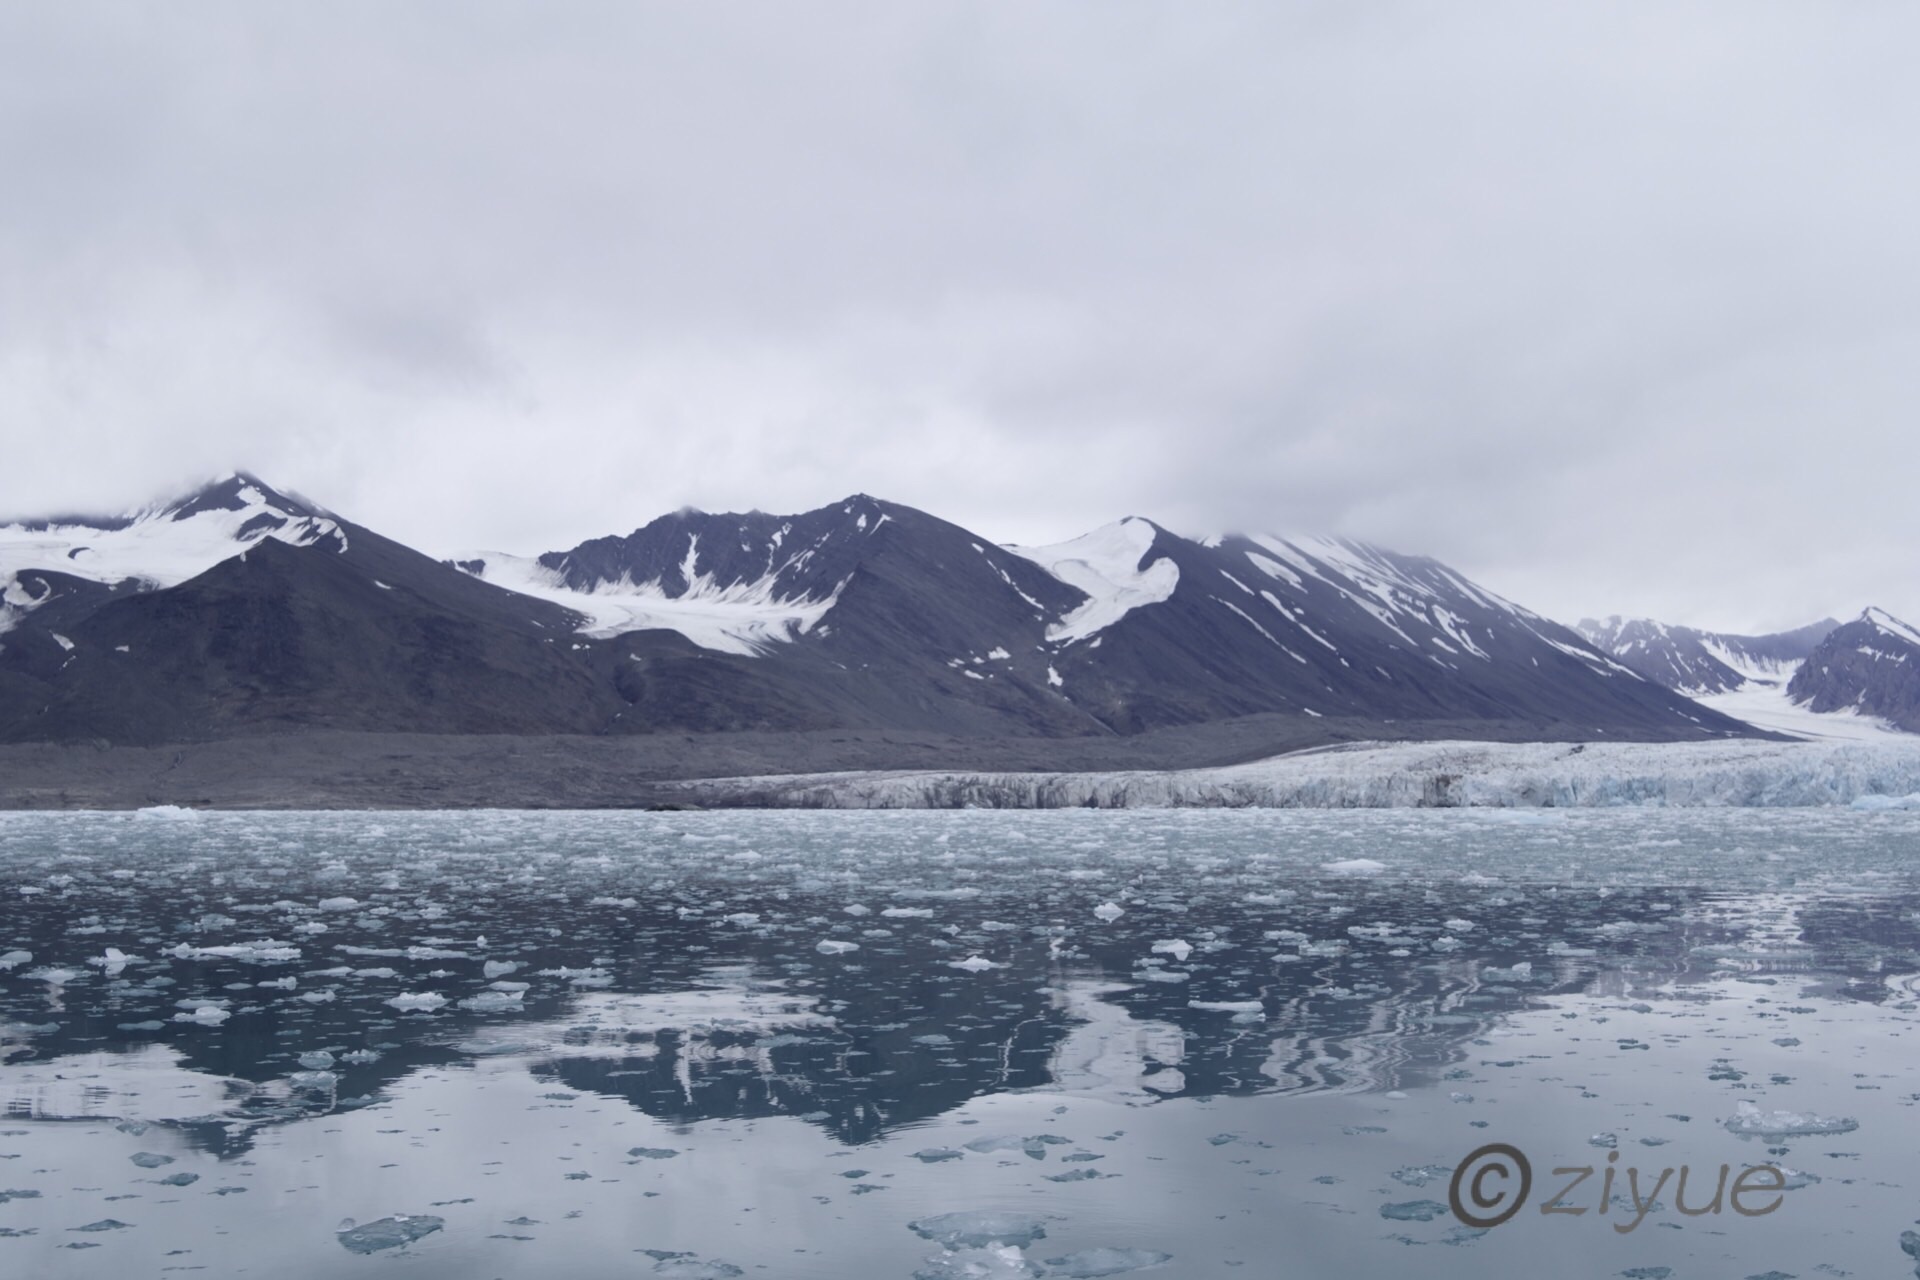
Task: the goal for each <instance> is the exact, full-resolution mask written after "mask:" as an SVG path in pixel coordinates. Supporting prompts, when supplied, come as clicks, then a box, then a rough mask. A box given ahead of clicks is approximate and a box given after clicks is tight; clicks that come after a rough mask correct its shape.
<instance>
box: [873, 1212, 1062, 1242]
mask: <svg viewBox="0 0 1920 1280" xmlns="http://www.w3.org/2000/svg"><path fill="white" fill-rule="evenodd" d="M907 1229H908V1230H910V1231H912V1232H913V1233H914V1234H915V1235H917V1236H919V1237H920V1238H921V1239H923V1240H932V1241H934V1242H935V1243H937V1244H943V1245H945V1246H947V1248H949V1249H984V1248H987V1247H988V1246H990V1245H1012V1246H1013V1247H1014V1248H1016V1249H1024V1248H1026V1247H1027V1246H1028V1245H1030V1244H1032V1243H1033V1242H1034V1241H1035V1240H1040V1239H1043V1238H1044V1237H1045V1236H1046V1234H1047V1228H1046V1224H1045V1223H1044V1222H1042V1221H1041V1220H1040V1219H1038V1218H1034V1217H1029V1216H1028V1215H1026V1214H1022V1213H1011V1212H1007V1211H1005V1210H998V1209H968V1210H963V1211H961V1212H959V1213H941V1214H936V1215H934V1216H933V1217H930V1218H920V1219H918V1220H917V1221H914V1222H909V1223H908V1224H907Z"/></svg>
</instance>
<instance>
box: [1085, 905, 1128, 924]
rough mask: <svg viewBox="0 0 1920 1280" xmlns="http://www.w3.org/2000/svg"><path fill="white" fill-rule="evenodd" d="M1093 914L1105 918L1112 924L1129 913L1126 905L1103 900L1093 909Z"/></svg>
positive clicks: (1101, 918)
mask: <svg viewBox="0 0 1920 1280" xmlns="http://www.w3.org/2000/svg"><path fill="white" fill-rule="evenodd" d="M1093 914H1094V916H1095V918H1097V919H1100V920H1105V921H1106V922H1107V923H1108V924H1112V923H1113V922H1114V921H1115V920H1118V919H1119V918H1120V917H1121V916H1123V915H1125V914H1127V911H1126V908H1125V907H1122V906H1120V905H1118V904H1117V903H1112V902H1103V903H1101V904H1100V905H1099V906H1097V907H1095V908H1094V909H1093Z"/></svg>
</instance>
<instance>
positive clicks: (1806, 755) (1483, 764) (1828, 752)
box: [679, 741, 1920, 809]
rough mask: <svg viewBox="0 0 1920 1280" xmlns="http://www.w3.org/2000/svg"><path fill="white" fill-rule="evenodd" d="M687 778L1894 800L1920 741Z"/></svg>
mask: <svg viewBox="0 0 1920 1280" xmlns="http://www.w3.org/2000/svg"><path fill="white" fill-rule="evenodd" d="M679 786H680V788H681V789H682V790H683V792H684V793H685V794H686V798H687V799H689V800H696V801H699V802H702V803H707V804H722V805H750V806H769V807H786V808H819V809H940V808H996V809H1022V808H1030V809H1059V808H1097V809H1129V808H1178V807H1199V808H1275V809H1300V808H1309V809H1382V808H1466V807H1479V808H1579V807H1600V806H1635V805H1639V806H1693V807H1710V806H1726V807H1733V806H1737V807H1757V806H1775V807H1806V806H1821V805H1855V806H1856V807H1858V808H1861V809H1885V808H1898V807H1906V806H1905V805H1903V804H1901V803H1899V802H1900V801H1902V800H1904V799H1905V798H1907V797H1915V796H1920V741H1916V742H1914V743H1913V744H1911V745H1909V744H1907V743H1886V742H1870V743H1869V742H1701V743H1586V744H1580V745H1569V744H1564V743H1486V742H1423V743H1356V744H1352V745H1348V746H1342V747H1334V748H1326V749H1320V750H1314V751H1303V752H1295V753H1292V754H1288V755H1283V756H1275V757H1272V758H1270V759H1266V760H1257V761H1253V762H1250V763H1247V764H1239V765H1230V766H1224V767H1220V768H1211V769H1183V770H1168V771H1158V772H1156V771H1150V770H1133V771H1124V772H1112V773H972V772H951V771H901V772H858V773H822V774H794V775H783V776H772V777H757V778H710V779H702V780H699V781H693V782H686V783H681V784H679ZM1914 803H1916V804H1920V800H1916V801H1915V802H1914Z"/></svg>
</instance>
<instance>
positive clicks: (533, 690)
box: [0, 476, 1749, 741]
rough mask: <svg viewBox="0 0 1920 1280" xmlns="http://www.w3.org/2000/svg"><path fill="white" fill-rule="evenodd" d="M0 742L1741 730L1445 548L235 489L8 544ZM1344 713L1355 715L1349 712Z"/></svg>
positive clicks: (1126, 523)
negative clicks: (500, 511) (498, 542)
mask: <svg viewBox="0 0 1920 1280" xmlns="http://www.w3.org/2000/svg"><path fill="white" fill-rule="evenodd" d="M0 555H3V556H4V557H5V559H4V560H0V566H4V568H5V569H6V571H7V578H6V581H7V584H8V594H7V597H6V598H7V602H8V609H9V613H8V615H7V619H8V623H9V625H10V627H11V630H10V631H9V632H8V633H7V635H6V636H5V638H4V640H0V736H4V737H9V738H16V739H18V738H46V737H51V738H67V739H71V738H76V737H93V738H105V739H108V740H116V741H118V740H125V741H164V740H173V739H179V738H191V737H209V736H220V735H232V734H237V733H250V732H261V731H269V730H271V731H279V730H284V729H291V728H313V727H326V728H349V729H361V730H367V729H372V730H383V731H385V730H397V729H412V730H418V731H421V732H436V733H467V732H512V733H539V734H550V733H575V734H634V733H650V732H655V731H659V730H664V729H673V730H683V731H684V730H696V731H713V730H733V729H760V730H783V731H784V730H840V729H857V730H890V729H907V730H915V731H924V732H930V733H938V734H947V735H959V736H962V737H967V738H982V737H995V736H1002V737H1004V736H1008V735H1012V736H1016V737H1034V736H1038V737H1042V738H1061V737H1074V736H1084V735H1102V736H1111V735H1132V734H1136V733H1140V732H1143V731H1147V730H1160V729H1167V728H1170V727H1178V726H1202V725H1207V724H1211V723H1214V722H1219V721H1226V720H1236V719H1239V718H1243V717H1258V716H1269V717H1280V718H1282V719H1284V720H1285V721H1287V722H1288V723H1297V724H1299V725H1303V726H1304V725H1310V724H1314V723H1320V724H1322V726H1323V729H1322V730H1316V731H1315V732H1324V734H1325V735H1326V736H1327V737H1328V738H1329V739H1333V738H1351V737H1353V736H1357V735H1359V734H1363V733H1365V732H1366V731H1367V730H1368V729H1369V728H1377V727H1378V726H1380V725H1382V724H1383V723H1386V722H1391V723H1392V724H1393V725H1394V726H1395V728H1394V729H1393V733H1394V735H1395V736H1436V735H1438V734H1441V733H1445V734H1447V735H1449V736H1455V737H1457V736H1462V734H1463V733H1464V734H1466V735H1467V736H1472V734H1474V733H1484V734H1493V735H1497V736H1506V737H1550V738H1586V737H1601V738H1607V737H1612V738H1638V739H1663V738H1688V739H1700V738H1705V737H1718V736H1729V735H1741V734H1745V733H1747V732H1749V730H1748V729H1747V728H1746V727H1745V726H1743V725H1741V724H1740V723H1738V722H1737V721H1735V720H1731V719H1728V718H1726V717H1723V716H1719V715H1716V714H1714V713H1713V712H1711V711H1708V710H1705V709H1703V708H1701V707H1700V706H1699V705H1697V704H1695V703H1693V702H1690V701H1688V700H1686V699H1685V698H1682V697H1680V696H1678V695H1676V694H1675V693H1673V692H1672V691H1670V690H1668V689H1665V688H1663V687H1661V686H1660V685H1659V684H1657V683H1654V682H1652V681H1648V680H1645V679H1642V678H1641V677H1640V676H1639V675H1637V674H1635V673H1634V672H1633V671H1632V670H1630V669H1629V668H1628V667H1627V666H1626V665H1623V664H1622V663H1620V662H1617V661H1615V660H1613V659H1612V658H1610V657H1609V656H1607V655H1606V654H1605V653H1603V652H1601V651H1600V650H1598V649H1596V648H1595V647H1594V646H1593V645H1591V644H1589V643H1588V642H1587V641H1586V640H1584V639H1582V637H1580V636H1579V635H1577V634H1576V633H1574V632H1572V631H1570V630H1568V629H1566V628H1564V627H1561V626H1559V625H1558V624H1556V623H1553V622H1550V621H1548V620H1547V619H1545V618H1542V617H1540V616H1538V615H1537V614H1534V613H1531V612H1530V611H1528V610H1526V609H1523V608H1520V607H1519V606H1517V605H1514V604H1512V603H1510V602H1508V601H1505V600H1502V599H1501V598H1499V597H1498V596H1495V595H1493V594H1492V593H1490V592H1487V591H1485V590H1484V589H1482V588H1480V587H1478V586H1476V585H1475V584H1473V583H1472V582H1470V581H1468V580H1467V579H1465V578H1463V577H1461V576H1460V575H1459V574H1457V573H1455V572H1453V571H1452V570H1450V569H1448V568H1447V567H1446V566H1444V565H1441V564H1439V563H1438V562H1436V561H1433V560H1429V559H1425V558H1422V557H1416V556H1402V555H1398V554H1395V553H1392V552H1388V551H1384V550H1381V549H1379V548H1376V547H1370V546H1367V545H1364V544H1360V543H1355V542H1347V541H1340V540H1333V539H1310V538H1294V539H1283V538H1276V537H1239V536H1234V537H1226V538H1214V539H1208V540H1205V541H1196V540H1193V539H1188V538H1183V537H1180V536H1178V535H1176V534H1173V533H1171V532H1169V531H1168V530H1166V529H1164V528H1161V527H1160V526H1158V525H1156V524H1154V523H1153V522H1151V521H1148V520H1144V519H1139V518H1128V519H1125V520H1121V521H1118V522H1116V523H1115V524H1113V525H1109V526H1107V527H1105V528H1103V529H1100V530H1096V531H1094V532H1093V533H1091V534H1088V535H1086V536H1084V537H1081V538H1077V539H1074V540H1072V541H1070V542H1066V543H1062V544H1059V545H1057V546H1052V547H1002V546H998V545H996V544H994V543H993V542H991V541H989V540H988V539H986V538H984V537H982V536H981V535H979V534H976V533H973V532H971V531H969V530H967V529H964V528H962V527H960V526H958V525H955V524H952V523H950V522H947V521H944V520H941V519H939V518H937V517H935V516H932V515H929V514H927V513H925V512H922V511H916V510H914V509H912V508H910V507H904V506H900V505H898V504H895V503H889V502H884V501H881V500H879V499H875V498H871V497H867V496H865V495H856V496H854V497H851V498H848V499H846V500H844V501H842V502H838V503H834V504H832V505H830V506H826V507H822V508H819V509H818V510H815V511H810V512H805V513H802V514H798V515H791V516H771V515H766V514H764V513H760V512H751V513H747V514H745V515H731V514H709V513H704V512H698V511H691V510H687V511H680V512H676V513H673V514H671V515H666V516H662V517H660V518H659V519H656V520H654V521H652V522H651V523H649V524H646V525H644V526H642V527H641V528H639V529H637V530H635V531H634V532H633V533H631V534H628V535H625V536H622V537H607V538H600V539H595V540H593V541H590V542H586V543H583V544H581V545H580V546H578V547H575V548H573V549H572V550H569V551H558V552H551V553H548V554H545V555H539V556H531V557H517V556H507V555H498V554H475V555H469V556H462V557H458V558H456V559H455V560H452V561H444V562H443V561H435V560H431V559H428V558H427V557H425V556H421V555H419V554H418V553H416V552H413V551H411V550H409V549H407V548H405V547H402V546H400V545H399V544H397V543H394V542H392V541H390V540H388V539H385V538H382V537H381V536H380V535H378V534H376V533H374V532H372V531H371V530H368V529H366V528H364V527H362V526H359V525H356V524H353V523H352V522H351V521H349V520H346V519H345V518H343V517H340V516H338V515H335V514H333V513H331V512H327V511H324V510H322V509H321V508H318V507H316V506H314V505H312V504H310V503H304V502H301V501H299V500H296V499H292V498H289V497H287V496H285V495H283V494H280V493H277V492H275V491H274V490H272V489H271V488H270V487H269V486H267V485H265V484H264V483H262V482H260V481H259V480H257V479H254V478H252V477H249V476H232V477H228V478H226V479H225V480H222V481H220V482H218V483H216V484H214V485H211V486H209V487H208V488H206V489H203V490H201V491H199V492H198V493H195V494H193V495H190V496H189V497H187V498H185V499H182V500H181V501H179V502H176V503H172V504H167V505H165V506H163V507H160V508H156V509H155V510H153V511H150V512H143V513H139V514H138V515H136V516H132V517H128V518H126V519H124V520H113V521H48V522H34V523H30V524H17V525H12V526H8V527H7V529H6V530H5V531H4V534H0ZM1336 725H1337V726H1339V727H1338V728H1337V729H1336V728H1335V727H1334V726H1336Z"/></svg>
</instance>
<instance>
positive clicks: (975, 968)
mask: <svg viewBox="0 0 1920 1280" xmlns="http://www.w3.org/2000/svg"><path fill="white" fill-rule="evenodd" d="M1006 967H1007V966H1005V965H1004V964H995V963H994V962H993V961H991V960H988V959H986V958H985V957H984V956H977V955H974V956H968V957H967V958H966V959H965V960H949V961H947V968H949V969H965V970H966V971H967V972H968V973H984V972H985V971H986V970H988V969H1004V968H1006Z"/></svg>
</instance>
